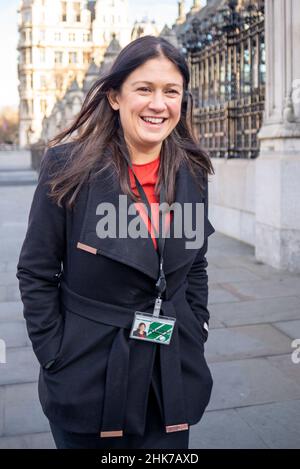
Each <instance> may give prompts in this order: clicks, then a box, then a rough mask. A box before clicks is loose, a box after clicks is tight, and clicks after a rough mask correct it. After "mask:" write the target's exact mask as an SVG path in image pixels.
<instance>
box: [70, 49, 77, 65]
mask: <svg viewBox="0 0 300 469" xmlns="http://www.w3.org/2000/svg"><path fill="white" fill-rule="evenodd" d="M76 63H77V52H69V64H76Z"/></svg>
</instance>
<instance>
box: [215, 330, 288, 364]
mask: <svg viewBox="0 0 300 469" xmlns="http://www.w3.org/2000/svg"><path fill="white" fill-rule="evenodd" d="M209 335H210V337H209V340H208V341H207V343H206V357H207V359H208V360H209V361H210V362H213V361H224V360H234V359H242V358H250V357H263V356H268V355H279V354H283V353H288V352H290V350H291V341H290V339H289V338H288V337H286V336H285V335H284V334H282V333H281V332H279V331H278V330H277V329H275V328H274V327H272V326H271V325H269V324H261V325H254V326H239V327H231V328H222V329H215V330H211V331H210V334H209Z"/></svg>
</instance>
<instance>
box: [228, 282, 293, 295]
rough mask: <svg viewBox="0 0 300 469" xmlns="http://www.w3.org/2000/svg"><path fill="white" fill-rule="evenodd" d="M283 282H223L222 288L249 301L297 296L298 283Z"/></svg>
mask: <svg viewBox="0 0 300 469" xmlns="http://www.w3.org/2000/svg"><path fill="white" fill-rule="evenodd" d="M292 280H293V279H290V281H289V282H283V281H281V280H265V279H262V280H255V281H252V282H226V283H225V282H223V283H222V284H220V285H221V286H222V287H223V288H229V289H230V291H232V292H233V291H234V292H236V294H237V295H244V296H247V297H248V298H249V299H253V300H256V299H260V298H280V297H286V296H294V295H295V296H297V295H298V294H299V282H298V281H292Z"/></svg>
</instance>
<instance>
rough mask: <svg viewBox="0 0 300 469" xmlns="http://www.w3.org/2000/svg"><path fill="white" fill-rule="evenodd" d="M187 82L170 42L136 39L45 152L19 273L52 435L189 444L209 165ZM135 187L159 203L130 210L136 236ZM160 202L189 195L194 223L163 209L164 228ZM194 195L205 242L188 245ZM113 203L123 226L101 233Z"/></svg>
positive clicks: (197, 400) (75, 440) (97, 444)
mask: <svg viewBox="0 0 300 469" xmlns="http://www.w3.org/2000/svg"><path fill="white" fill-rule="evenodd" d="M188 85H189V70H188V67H187V64H186V62H185V59H184V57H183V56H182V55H181V54H180V53H179V52H178V50H177V49H176V48H175V47H173V46H172V45H171V44H170V43H168V42H167V41H166V40H164V39H162V38H159V37H158V38H157V37H152V36H145V37H142V38H139V39H137V40H136V41H133V42H132V43H130V44H129V45H127V46H126V47H125V48H124V49H123V50H122V51H121V52H120V54H119V55H118V57H117V58H116V60H115V62H114V64H113V66H112V68H111V70H110V71H109V73H108V74H107V75H106V76H104V77H101V78H99V80H98V81H97V82H96V83H95V84H94V85H93V87H92V88H91V90H90V91H89V93H88V94H87V96H86V99H85V102H84V103H83V106H82V109H81V111H80V113H79V115H78V116H77V118H76V119H75V121H74V123H73V124H72V125H71V127H70V128H68V129H66V130H65V131H64V132H63V133H62V134H60V135H58V136H57V137H56V139H55V140H53V141H52V144H51V146H50V148H49V149H48V150H47V152H46V154H45V155H44V158H43V161H42V165H41V172H40V177H39V182H38V185H37V188H36V191H35V194H34V198H33V202H32V206H31V210H30V216H29V224H28V229H27V233H26V238H25V240H24V243H23V246H22V249H21V253H20V258H19V263H18V272H17V277H18V278H19V282H20V291H21V297H22V301H23V303H24V317H25V319H26V322H27V328H28V332H29V336H30V339H31V341H32V345H33V349H34V352H35V354H36V356H37V358H38V360H39V362H40V365H41V369H40V375H39V398H40V402H41V405H42V408H43V411H44V413H45V415H46V416H47V417H48V419H49V421H50V425H51V430H52V433H53V436H54V439H55V442H56V445H57V447H58V448H174V449H176V448H178V449H179V448H188V440H189V427H190V425H194V424H196V423H197V422H199V420H200V419H201V417H202V415H203V413H204V410H205V408H206V406H207V404H208V402H209V399H210V395H211V390H212V377H211V373H210V370H209V368H208V366H207V363H206V360H205V357H204V342H205V341H206V339H207V336H208V322H209V311H208V309H207V302H208V284H207V281H208V278H207V273H206V267H207V261H206V257H205V255H206V251H207V247H208V242H207V238H208V236H209V235H210V234H212V233H213V232H214V228H213V226H212V225H211V224H210V222H209V220H208V216H207V214H208V174H211V173H212V172H213V167H212V164H211V161H210V159H209V157H208V155H206V154H205V153H204V152H203V151H202V150H201V148H200V146H199V143H198V142H197V141H196V139H195V138H194V136H193V132H192V105H191V104H192V103H191V98H190V94H189V92H188ZM64 139H71V141H69V142H68V143H65V144H59V143H62V142H63V140H64ZM120 197H122V200H123V199H124V198H125V199H126V201H125V203H124V206H122V207H121V204H119V203H118V202H119V198H120ZM141 200H142V202H143V203H145V206H146V207H147V210H148V212H147V213H148V214H152V213H153V214H154V217H153V223H152V217H149V219H148V216H147V214H146V215H145V213H146V212H145V213H144V215H143V216H142V213H141V217H136V218H139V220H138V223H140V224H141V225H142V226H143V224H144V225H145V226H144V227H145V228H146V230H145V231H146V232H147V228H148V230H149V231H150V232H151V236H150V237H149V236H147V237H138V236H135V235H134V236H131V232H132V230H130V229H129V228H131V227H132V226H133V224H134V223H135V222H136V220H135V219H133V217H135V215H136V213H132V212H131V211H129V212H128V214H129V216H128V217H125V218H124V214H126V213H127V208H128V206H129V205H136V204H135V202H140V201H141ZM132 202H134V203H132ZM157 202H159V204H160V205H162V206H163V210H162V211H163V212H164V215H165V214H167V215H170V211H169V208H168V209H167V210H166V205H169V206H171V204H173V203H174V206H176V207H177V208H178V210H179V211H180V213H181V211H183V208H184V207H185V206H186V205H188V207H189V210H188V212H187V213H188V216H189V217H190V218H189V220H188V225H189V226H190V229H189V230H187V232H186V230H185V229H184V227H183V226H182V223H181V222H177V220H178V219H182V217H179V218H178V217H175V216H173V217H167V218H166V220H167V225H168V228H169V231H168V233H167V236H165V231H164V223H163V220H162V218H163V216H162V213H161V211H160V210H157V211H155V210H153V212H152V211H151V209H152V207H150V204H152V203H153V204H156V203H157ZM199 204H201V205H202V208H203V207H204V217H202V218H201V220H202V221H203V219H204V227H202V226H201V227H200V228H201V229H202V228H204V230H203V232H204V242H203V245H200V246H199V245H197V247H195V246H194V247H190V244H191V243H189V242H188V241H189V240H190V233H192V232H193V226H194V223H193V222H194V220H195V219H196V218H197V217H196V215H197V211H198V207H199ZM108 206H111V207H112V208H113V210H112V213H113V214H115V218H114V219H113V227H114V228H116V232H117V233H118V235H117V236H116V235H113V236H110V235H108V236H104V237H99V233H98V232H97V231H99V230H98V228H99V215H104V214H105V213H106V212H105V210H106V207H108ZM99 207H100V208H99ZM103 207H104V208H105V210H102V208H103ZM156 214H157V217H156ZM174 215H175V214H174ZM150 218H151V219H150ZM185 218H186V217H183V219H184V222H185ZM148 222H149V225H148V227H147V224H148ZM100 223H101V222H100ZM134 227H135V225H134ZM113 231H115V229H114V230H113ZM136 231H137V230H134V232H136ZM198 231H199V230H196V236H197V234H198ZM153 232H155V233H154V234H155V236H156V240H155V241H156V242H154V239H152V234H153ZM174 232H175V234H174ZM178 232H180V236H178V235H177V234H178ZM124 233H125V235H124ZM127 233H128V235H127ZM188 245H189V247H188Z"/></svg>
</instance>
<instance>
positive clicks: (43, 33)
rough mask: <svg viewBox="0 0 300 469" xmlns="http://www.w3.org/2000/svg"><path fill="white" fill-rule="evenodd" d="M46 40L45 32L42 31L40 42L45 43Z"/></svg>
mask: <svg viewBox="0 0 300 469" xmlns="http://www.w3.org/2000/svg"><path fill="white" fill-rule="evenodd" d="M45 38H46V33H45V30H44V29H42V30H41V31H40V41H44V40H45Z"/></svg>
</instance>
